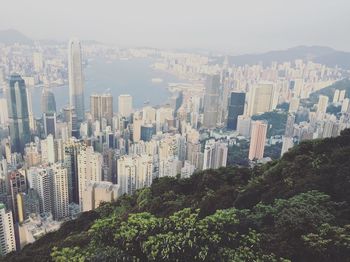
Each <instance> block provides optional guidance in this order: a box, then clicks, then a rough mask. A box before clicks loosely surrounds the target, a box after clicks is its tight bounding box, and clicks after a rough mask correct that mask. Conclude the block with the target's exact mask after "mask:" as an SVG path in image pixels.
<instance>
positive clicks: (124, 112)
mask: <svg viewBox="0 0 350 262" xmlns="http://www.w3.org/2000/svg"><path fill="white" fill-rule="evenodd" d="M132 107H133V105H132V96H131V95H127V94H125V95H120V96H119V97H118V113H119V114H120V115H121V116H123V117H126V118H129V117H130V115H131V113H132Z"/></svg>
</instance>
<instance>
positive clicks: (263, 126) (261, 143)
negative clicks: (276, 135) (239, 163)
mask: <svg viewBox="0 0 350 262" xmlns="http://www.w3.org/2000/svg"><path fill="white" fill-rule="evenodd" d="M266 133H267V123H265V122H263V121H254V122H253V123H252V133H251V138H250V147H249V157H248V158H249V159H250V160H254V159H257V160H259V159H262V158H263V157H264V150H265V142H266Z"/></svg>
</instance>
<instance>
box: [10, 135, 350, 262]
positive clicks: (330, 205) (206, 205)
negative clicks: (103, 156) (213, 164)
mask: <svg viewBox="0 0 350 262" xmlns="http://www.w3.org/2000/svg"><path fill="white" fill-rule="evenodd" d="M5 260H6V261H48V260H54V261H350V130H345V131H343V133H342V135H341V136H339V137H336V138H329V139H324V140H313V141H306V142H303V143H301V144H300V145H299V146H297V147H295V148H293V149H292V150H291V151H290V152H288V153H286V154H285V155H284V156H283V158H282V159H280V160H277V161H273V162H270V163H268V164H265V165H261V166H258V167H255V168H254V169H248V168H238V167H227V168H221V169H218V170H207V171H204V172H200V173H197V174H194V175H193V176H192V177H191V178H188V179H179V178H169V177H166V178H162V179H158V180H156V181H154V183H153V184H152V186H151V187H150V188H145V189H142V190H139V191H138V192H137V193H136V194H135V195H133V196H123V197H121V198H120V199H119V200H118V201H117V202H115V203H106V204H104V205H103V206H102V207H100V208H99V209H98V210H96V211H90V212H87V213H83V214H82V215H81V216H80V217H79V218H78V219H77V220H74V221H70V222H67V223H65V224H64V225H63V226H62V227H61V229H60V230H59V231H58V232H55V233H51V234H48V235H46V236H44V237H43V238H41V239H40V240H38V241H37V242H35V243H34V244H31V245H28V246H26V247H25V248H24V249H23V250H22V251H21V252H18V253H13V254H10V255H8V256H7V257H6V258H5Z"/></svg>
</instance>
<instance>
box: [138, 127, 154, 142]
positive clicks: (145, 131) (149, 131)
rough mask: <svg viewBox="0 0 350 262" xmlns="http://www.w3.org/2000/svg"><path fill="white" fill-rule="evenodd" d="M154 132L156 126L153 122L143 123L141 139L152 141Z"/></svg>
mask: <svg viewBox="0 0 350 262" xmlns="http://www.w3.org/2000/svg"><path fill="white" fill-rule="evenodd" d="M153 134H155V128H154V126H153V125H152V124H148V125H141V140H142V141H146V142H147V141H151V139H152V136H153Z"/></svg>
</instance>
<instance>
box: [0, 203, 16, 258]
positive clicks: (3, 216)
mask: <svg viewBox="0 0 350 262" xmlns="http://www.w3.org/2000/svg"><path fill="white" fill-rule="evenodd" d="M12 251H16V239H15V231H14V226H13V219H12V212H11V211H6V207H5V205H4V204H3V203H0V256H4V255H6V254H8V253H10V252H12Z"/></svg>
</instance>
